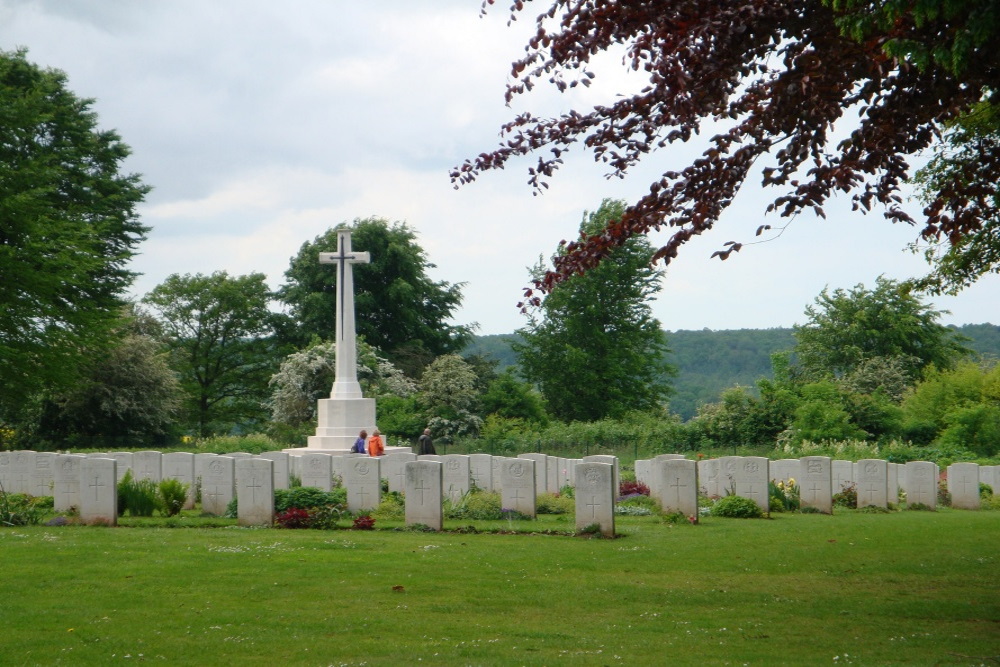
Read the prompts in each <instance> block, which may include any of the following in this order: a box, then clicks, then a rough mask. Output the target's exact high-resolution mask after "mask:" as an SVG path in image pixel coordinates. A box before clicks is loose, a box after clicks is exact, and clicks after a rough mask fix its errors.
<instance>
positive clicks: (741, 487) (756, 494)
mask: <svg viewBox="0 0 1000 667" xmlns="http://www.w3.org/2000/svg"><path fill="white" fill-rule="evenodd" d="M768 463H769V461H768V459H767V457H764V456H744V457H742V458H741V459H740V463H739V465H738V466H737V467H736V495H738V496H741V497H743V498H749V499H750V500H752V501H754V502H755V503H757V506H758V507H760V509H761V510H762V511H763V512H764V513H767V512H770V511H771V508H770V494H769V493H768V486H767V485H768V482H769V477H768V472H767V466H768Z"/></svg>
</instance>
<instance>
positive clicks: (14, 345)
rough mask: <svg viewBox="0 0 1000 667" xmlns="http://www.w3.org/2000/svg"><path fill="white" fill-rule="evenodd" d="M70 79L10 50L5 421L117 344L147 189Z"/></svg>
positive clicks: (0, 93)
mask: <svg viewBox="0 0 1000 667" xmlns="http://www.w3.org/2000/svg"><path fill="white" fill-rule="evenodd" d="M92 106H93V100H90V99H86V98H80V97H77V96H76V95H74V94H73V93H72V92H71V91H70V90H68V89H67V81H66V75H65V74H63V73H62V72H60V71H57V70H51V69H41V68H39V67H38V66H36V65H34V64H32V63H30V62H28V60H27V54H26V52H25V51H23V50H19V51H15V52H6V51H0V418H3V417H4V415H6V416H7V417H8V418H11V416H12V413H13V412H15V411H16V410H18V409H19V407H20V406H21V405H22V404H23V402H24V401H25V400H26V399H28V398H30V397H31V396H34V395H35V394H36V393H37V392H38V391H39V390H41V389H42V388H50V389H53V390H61V389H64V388H67V387H69V386H70V385H71V384H72V383H73V382H74V381H75V379H76V377H77V372H78V370H79V368H80V366H81V364H82V363H83V362H85V361H86V359H87V358H88V357H90V356H92V355H94V354H100V352H99V350H100V349H101V347H103V346H105V345H107V344H108V342H109V340H110V338H111V336H110V331H111V329H112V328H113V327H114V325H115V323H116V321H117V318H118V310H119V308H120V306H121V305H122V304H123V303H124V300H125V292H126V290H127V288H128V287H129V285H131V284H132V281H133V279H134V277H135V274H134V273H133V272H131V271H129V270H128V268H127V267H128V262H129V260H131V258H132V257H133V255H135V253H136V247H137V246H138V244H139V243H140V242H141V241H142V240H144V239H145V237H146V232H147V231H148V228H146V227H144V226H143V225H142V224H140V222H139V216H138V213H137V212H136V207H137V206H138V205H139V204H140V203H141V202H142V200H143V198H144V196H145V194H146V193H147V192H148V190H149V188H148V187H147V186H145V185H143V183H142V182H141V180H140V177H139V176H138V175H136V174H126V173H122V171H121V167H122V162H123V161H124V160H125V158H126V157H127V156H128V154H129V148H128V146H126V145H125V144H124V143H122V141H121V139H120V138H119V136H118V135H117V134H116V133H114V132H112V131H106V130H99V129H98V127H97V123H98V119H97V115H96V114H95V113H94V112H93V111H92V110H91V107H92Z"/></svg>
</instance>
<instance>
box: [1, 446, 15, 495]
mask: <svg viewBox="0 0 1000 667" xmlns="http://www.w3.org/2000/svg"><path fill="white" fill-rule="evenodd" d="M13 458H14V455H13V454H11V453H10V452H0V489H2V490H3V491H6V492H8V493H13V489H12V488H11V483H10V476H11V469H12V467H13V464H12V460H13Z"/></svg>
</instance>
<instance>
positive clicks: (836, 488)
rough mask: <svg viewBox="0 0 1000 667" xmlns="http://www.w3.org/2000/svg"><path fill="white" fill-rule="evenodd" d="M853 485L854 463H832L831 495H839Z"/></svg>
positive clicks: (837, 461) (838, 461) (836, 461)
mask: <svg viewBox="0 0 1000 667" xmlns="http://www.w3.org/2000/svg"><path fill="white" fill-rule="evenodd" d="M852 484H854V462H853V461H840V460H835V461H833V493H834V495H836V494H838V493H840V492H841V491H843V490H844V489H848V488H850V486H851V485H852Z"/></svg>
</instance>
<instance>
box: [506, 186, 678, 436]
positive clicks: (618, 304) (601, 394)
mask: <svg viewBox="0 0 1000 667" xmlns="http://www.w3.org/2000/svg"><path fill="white" fill-rule="evenodd" d="M624 208H625V204H624V202H621V201H612V200H605V201H604V202H603V203H602V204H601V206H600V208H598V209H597V211H595V212H593V213H587V214H584V217H583V221H582V223H581V225H580V231H581V233H582V234H587V233H590V232H592V231H593V230H595V229H599V228H601V227H603V226H604V225H605V224H606V223H607V221H608V220H610V219H613V218H614V217H616V216H619V215H621V213H622V211H623V210H624ZM651 255H652V247H651V246H650V245H649V243H648V242H647V241H646V240H645V239H643V238H634V239H631V240H630V241H629V242H628V243H626V244H625V245H623V246H621V247H619V248H616V249H615V251H614V252H613V253H612V254H611V255H609V257H608V259H607V261H605V262H603V263H602V264H601V265H600V266H599V267H596V268H595V269H593V270H591V271H590V272H589V273H587V274H586V275H579V276H574V277H573V278H572V279H570V280H567V281H566V282H565V283H564V285H563V286H562V289H560V290H558V291H556V292H553V293H551V294H549V295H548V297H547V298H546V299H545V301H544V303H542V304H541V306H540V308H539V309H538V311H537V312H534V313H532V315H531V319H530V323H529V324H528V326H527V327H525V328H523V329H520V330H519V331H518V333H519V334H520V335H521V336H522V339H523V340H522V342H520V343H516V344H515V346H514V350H515V351H516V352H517V353H518V355H519V357H520V364H521V370H522V372H523V374H524V377H525V379H527V380H528V381H529V382H533V383H536V384H537V385H538V387H539V389H540V390H541V392H542V395H543V396H544V397H545V401H546V404H547V406H548V410H549V412H550V413H551V414H552V415H553V416H555V417H557V418H559V419H562V420H565V421H571V420H581V421H592V420H597V419H602V418H604V417H612V418H614V417H620V416H623V415H624V414H625V413H627V412H628V411H630V410H650V409H654V408H657V407H659V406H660V404H661V403H662V402H663V401H664V400H665V398H666V397H667V395H668V394H669V393H670V386H669V384H668V383H667V381H666V379H665V378H666V377H667V376H668V375H669V374H671V373H673V369H672V367H670V366H669V365H668V364H667V363H666V361H665V355H666V354H667V352H668V349H667V344H666V336H665V334H664V333H663V331H662V330H661V328H660V324H659V322H657V320H656V319H655V318H654V317H653V316H652V311H651V308H650V306H649V300H650V298H651V297H652V296H653V295H654V294H656V293H657V292H658V291H659V289H660V279H661V277H662V272H660V271H658V270H656V269H653V268H652V267H651V266H650V256H651Z"/></svg>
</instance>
